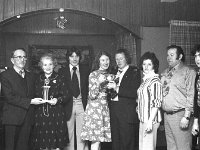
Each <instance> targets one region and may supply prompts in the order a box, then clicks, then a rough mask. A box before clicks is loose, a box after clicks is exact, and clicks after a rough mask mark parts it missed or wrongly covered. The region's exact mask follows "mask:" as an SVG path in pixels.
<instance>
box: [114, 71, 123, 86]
mask: <svg viewBox="0 0 200 150" xmlns="http://www.w3.org/2000/svg"><path fill="white" fill-rule="evenodd" d="M121 73H122V70H118V72H117V76H118V77H117V78H116V79H115V83H117V84H118V83H119V75H120V74H121Z"/></svg>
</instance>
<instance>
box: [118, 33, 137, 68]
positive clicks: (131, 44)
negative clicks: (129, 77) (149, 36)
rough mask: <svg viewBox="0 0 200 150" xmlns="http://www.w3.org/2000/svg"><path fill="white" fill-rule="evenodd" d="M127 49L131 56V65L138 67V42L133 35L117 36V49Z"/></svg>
mask: <svg viewBox="0 0 200 150" xmlns="http://www.w3.org/2000/svg"><path fill="white" fill-rule="evenodd" d="M120 48H124V49H127V50H128V51H129V53H130V55H131V60H132V61H131V64H132V65H135V66H137V55H136V40H135V37H134V36H132V34H119V35H117V49H120Z"/></svg>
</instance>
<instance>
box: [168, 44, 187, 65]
mask: <svg viewBox="0 0 200 150" xmlns="http://www.w3.org/2000/svg"><path fill="white" fill-rule="evenodd" d="M172 48H175V49H176V54H177V59H178V58H179V57H180V55H181V54H182V58H181V61H182V62H185V54H184V52H183V49H182V48H181V47H180V46H177V45H170V46H168V47H167V50H169V49H172Z"/></svg>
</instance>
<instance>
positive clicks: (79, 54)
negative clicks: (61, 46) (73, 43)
mask: <svg viewBox="0 0 200 150" xmlns="http://www.w3.org/2000/svg"><path fill="white" fill-rule="evenodd" d="M73 53H76V55H77V56H79V61H80V60H81V51H80V50H79V49H78V48H76V47H72V48H70V49H69V50H68V51H67V53H66V60H67V63H68V64H69V57H70V56H72V54H73Z"/></svg>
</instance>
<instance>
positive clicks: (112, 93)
mask: <svg viewBox="0 0 200 150" xmlns="http://www.w3.org/2000/svg"><path fill="white" fill-rule="evenodd" d="M113 81H114V82H115V83H116V84H117V83H118V82H119V78H118V77H117V76H115V75H114V74H105V81H103V82H102V83H101V84H100V88H101V89H105V90H106V93H107V98H108V100H110V99H111V98H115V97H116V96H117V92H116V91H115V90H114V89H108V88H107V85H108V83H109V82H113Z"/></svg>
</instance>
